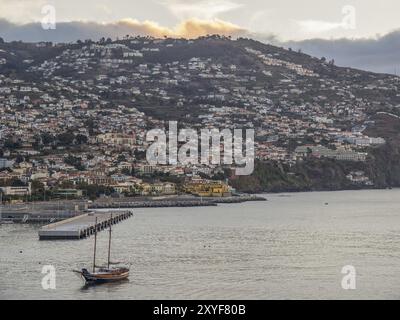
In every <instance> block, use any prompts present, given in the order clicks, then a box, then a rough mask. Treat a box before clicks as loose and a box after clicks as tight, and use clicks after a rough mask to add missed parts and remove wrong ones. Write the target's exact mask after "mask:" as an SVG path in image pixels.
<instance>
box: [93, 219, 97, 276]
mask: <svg viewBox="0 0 400 320" xmlns="http://www.w3.org/2000/svg"><path fill="white" fill-rule="evenodd" d="M96 244H97V217H96V222H95V225H94V252H93V273H95V272H96Z"/></svg>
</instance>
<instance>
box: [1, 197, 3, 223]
mask: <svg viewBox="0 0 400 320" xmlns="http://www.w3.org/2000/svg"><path fill="white" fill-rule="evenodd" d="M2 209H3V191H1V192H0V224H1V222H2V221H3V211H2Z"/></svg>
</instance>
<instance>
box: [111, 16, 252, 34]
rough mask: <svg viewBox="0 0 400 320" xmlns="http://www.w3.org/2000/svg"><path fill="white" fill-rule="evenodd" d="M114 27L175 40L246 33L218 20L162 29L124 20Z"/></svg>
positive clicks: (155, 25)
mask: <svg viewBox="0 0 400 320" xmlns="http://www.w3.org/2000/svg"><path fill="white" fill-rule="evenodd" d="M115 25H116V26H118V25H122V26H125V27H128V28H130V29H132V31H134V32H136V33H139V34H146V35H150V36H153V37H157V38H160V37H164V36H167V37H176V38H180V37H182V38H197V37H199V36H205V35H208V34H220V35H225V36H239V35H242V34H245V33H246V32H247V31H246V30H245V29H243V28H241V27H239V26H237V25H235V24H232V23H230V22H226V21H223V20H219V19H213V20H202V19H197V18H192V19H188V20H185V21H183V22H181V23H179V24H178V25H176V26H175V27H173V28H168V27H163V26H161V25H159V24H158V23H156V22H152V21H144V22H140V21H138V20H134V19H124V20H121V21H119V22H117V23H115Z"/></svg>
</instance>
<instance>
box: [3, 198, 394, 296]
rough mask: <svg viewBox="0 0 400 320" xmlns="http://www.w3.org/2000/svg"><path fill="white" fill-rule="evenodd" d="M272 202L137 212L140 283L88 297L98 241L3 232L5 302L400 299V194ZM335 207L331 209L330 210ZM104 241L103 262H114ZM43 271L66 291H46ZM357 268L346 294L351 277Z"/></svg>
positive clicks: (133, 224) (122, 246) (121, 240)
mask: <svg viewBox="0 0 400 320" xmlns="http://www.w3.org/2000/svg"><path fill="white" fill-rule="evenodd" d="M266 196H267V198H268V199H269V201H268V202H253V203H243V204H232V205H221V206H219V207H206V208H160V209H140V210H136V213H135V217H134V218H131V219H129V220H127V221H124V222H123V223H120V224H118V225H116V226H115V228H114V231H115V232H114V234H113V235H114V240H113V252H112V253H113V260H117V261H124V262H127V263H131V264H132V265H131V276H130V280H129V281H127V282H123V283H114V284H104V285H99V286H92V287H85V286H83V284H82V281H81V280H80V279H79V278H78V277H76V276H75V275H74V274H73V273H72V272H71V270H72V269H76V268H81V267H84V266H90V265H91V263H92V249H93V238H89V239H86V240H81V241H54V242H53V241H38V237H37V231H38V227H35V226H30V225H3V226H0V270H1V272H0V298H1V299H313V298H314V299H315V298H316V299H369V298H376V299H400V190H382V191H354V192H353V191H351V192H349V191H346V192H318V193H297V194H287V195H266ZM325 203H328V205H325ZM107 240H108V238H107V233H106V232H102V233H100V234H99V243H98V248H99V251H98V257H99V262H98V263H101V262H102V261H105V259H106V257H107ZM43 265H54V266H55V268H56V272H57V273H56V289H55V290H43V289H42V286H41V280H42V277H43V276H44V275H43V274H41V270H42V267H43ZM345 265H352V266H354V267H355V268H356V272H357V275H356V290H343V289H342V286H341V281H342V277H343V276H344V275H343V274H341V270H342V267H343V266H345Z"/></svg>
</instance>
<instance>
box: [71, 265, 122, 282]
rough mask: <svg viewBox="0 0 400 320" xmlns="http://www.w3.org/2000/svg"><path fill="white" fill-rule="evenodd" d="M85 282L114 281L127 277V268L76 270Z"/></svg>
mask: <svg viewBox="0 0 400 320" xmlns="http://www.w3.org/2000/svg"><path fill="white" fill-rule="evenodd" d="M78 273H80V274H81V276H82V277H83V278H84V279H85V281H86V282H87V283H104V282H115V281H121V280H125V279H128V278H129V269H125V268H124V269H116V270H107V271H101V272H94V273H91V272H88V271H87V270H82V271H78Z"/></svg>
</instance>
